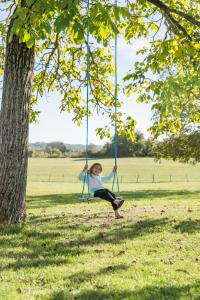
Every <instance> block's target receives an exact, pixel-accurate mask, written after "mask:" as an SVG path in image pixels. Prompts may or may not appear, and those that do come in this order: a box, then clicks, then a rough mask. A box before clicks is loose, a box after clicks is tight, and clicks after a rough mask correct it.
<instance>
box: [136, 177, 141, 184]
mask: <svg viewBox="0 0 200 300" xmlns="http://www.w3.org/2000/svg"><path fill="white" fill-rule="evenodd" d="M139 178H140V175H138V176H137V180H136V182H137V183H138V182H139Z"/></svg>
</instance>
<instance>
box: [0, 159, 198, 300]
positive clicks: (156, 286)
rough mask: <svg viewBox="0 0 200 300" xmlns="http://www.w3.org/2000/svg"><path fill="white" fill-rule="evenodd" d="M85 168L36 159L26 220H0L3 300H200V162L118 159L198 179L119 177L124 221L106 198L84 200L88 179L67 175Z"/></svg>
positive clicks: (144, 169) (124, 169)
mask: <svg viewBox="0 0 200 300" xmlns="http://www.w3.org/2000/svg"><path fill="white" fill-rule="evenodd" d="M82 165H83V162H82V161H77V160H76V161H73V160H62V159H58V160H54V159H53V160H51V159H46V160H44V159H35V160H34V159H31V160H30V161H29V181H28V191H27V193H28V196H27V206H28V212H29V216H28V219H27V222H26V223H25V224H23V225H21V226H9V227H0V245H1V247H0V299H4V300H5V299H6V300H7V299H8V300H10V299H11V300H12V299H14V300H15V299H16V300H18V299H27V300H28V299H30V300H31V299H52V300H57V299H58V300H59V299H67V300H68V299H69V300H75V299H78V300H79V299H80V300H82V299H83V300H86V299H87V300H96V299H97V300H98V299H99V300H107V299H109V300H110V299H113V300H115V299H116V300H118V299H126V300H127V299H129V300H130V299H131V300H132V299H138V300H150V299H151V300H157V299H170V300H171V299H200V277H199V275H200V201H199V197H200V189H199V185H200V183H199V182H198V176H199V171H200V166H184V165H180V164H177V163H172V162H164V163H163V164H161V165H160V164H156V163H154V162H153V160H152V159H121V160H119V170H120V176H126V175H128V176H129V177H131V176H135V175H137V174H138V173H139V174H141V176H144V177H145V176H146V177H148V176H149V175H150V177H151V175H152V174H155V176H157V177H158V178H159V177H160V178H161V177H162V176H163V177H164V176H166V177H167V176H169V175H170V174H172V175H173V177H174V178H175V177H176V178H177V177H178V176H180V177H181V176H182V175H183V174H187V175H188V176H189V177H190V178H192V177H194V178H196V181H195V182H192V180H191V182H190V181H189V182H188V181H185V182H180V181H178V180H177V182H175V181H172V182H159V183H151V182H150V181H149V182H148V181H147V182H146V183H136V182H135V183H122V185H121V187H122V193H123V195H124V197H125V198H126V203H125V205H124V206H123V207H122V208H121V213H122V214H123V215H124V219H122V220H114V219H113V212H112V210H111V208H110V206H109V204H108V203H106V202H104V201H93V202H92V203H89V204H88V203H80V202H79V200H78V198H79V194H78V192H79V190H80V188H81V184H79V183H77V182H76V181H75V182H74V183H70V182H69V181H70V179H71V178H76V176H77V174H78V172H79V170H80V166H82ZM103 166H105V173H107V172H108V171H109V170H110V169H111V168H112V161H111V160H104V161H103ZM49 174H52V176H54V179H56V178H57V180H54V181H55V182H48V181H47V182H45V177H46V176H47V177H48V176H49ZM60 175H64V176H66V177H65V178H64V182H62V180H59V178H60V177H59V176H60ZM163 177H162V178H163ZM40 178H41V180H40ZM159 181H162V180H159ZM108 186H109V185H108Z"/></svg>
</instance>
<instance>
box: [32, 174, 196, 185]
mask: <svg viewBox="0 0 200 300" xmlns="http://www.w3.org/2000/svg"><path fill="white" fill-rule="evenodd" d="M118 178H119V182H120V183H170V182H200V177H197V176H191V175H188V174H182V175H173V174H168V175H162V174H150V175H145V176H144V175H141V174H137V175H135V176H119V177H118ZM28 181H29V182H63V183H80V181H79V179H78V178H77V177H74V176H66V175H64V174H63V175H59V176H55V175H52V174H48V175H42V176H37V177H33V176H30V177H29V178H28ZM110 182H111V181H110Z"/></svg>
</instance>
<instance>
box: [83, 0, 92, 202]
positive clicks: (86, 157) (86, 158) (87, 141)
mask: <svg viewBox="0 0 200 300" xmlns="http://www.w3.org/2000/svg"><path fill="white" fill-rule="evenodd" d="M89 13H90V0H88V2H87V18H88V19H87V70H86V78H87V86H86V89H87V90H86V103H87V104H86V144H85V164H86V165H88V145H89V101H90V99H89V98H90V91H89V84H90V82H89V81H90V49H89ZM88 180H89V177H88V172H87V171H86V172H85V176H84V182H83V188H82V193H81V197H83V195H84V190H85V184H86V182H87V183H88ZM87 186H88V195H89V184H88V185H87Z"/></svg>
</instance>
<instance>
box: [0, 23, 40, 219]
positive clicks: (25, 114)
mask: <svg viewBox="0 0 200 300" xmlns="http://www.w3.org/2000/svg"><path fill="white" fill-rule="evenodd" d="M10 28H11V25H10ZM10 28H9V29H8V36H9V32H10ZM33 67H34V48H31V49H28V48H27V47H26V44H24V43H19V39H18V37H16V36H14V37H13V40H12V42H8V39H7V45H6V62H5V72H4V82H3V95H2V104H1V112H0V223H4V224H5V223H6V224H13V223H18V222H20V221H21V219H22V218H23V217H24V211H25V194H26V178H27V161H28V158H27V156H28V155H27V152H28V131H29V130H28V129H29V108H30V101H31V81H32V74H33Z"/></svg>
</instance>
